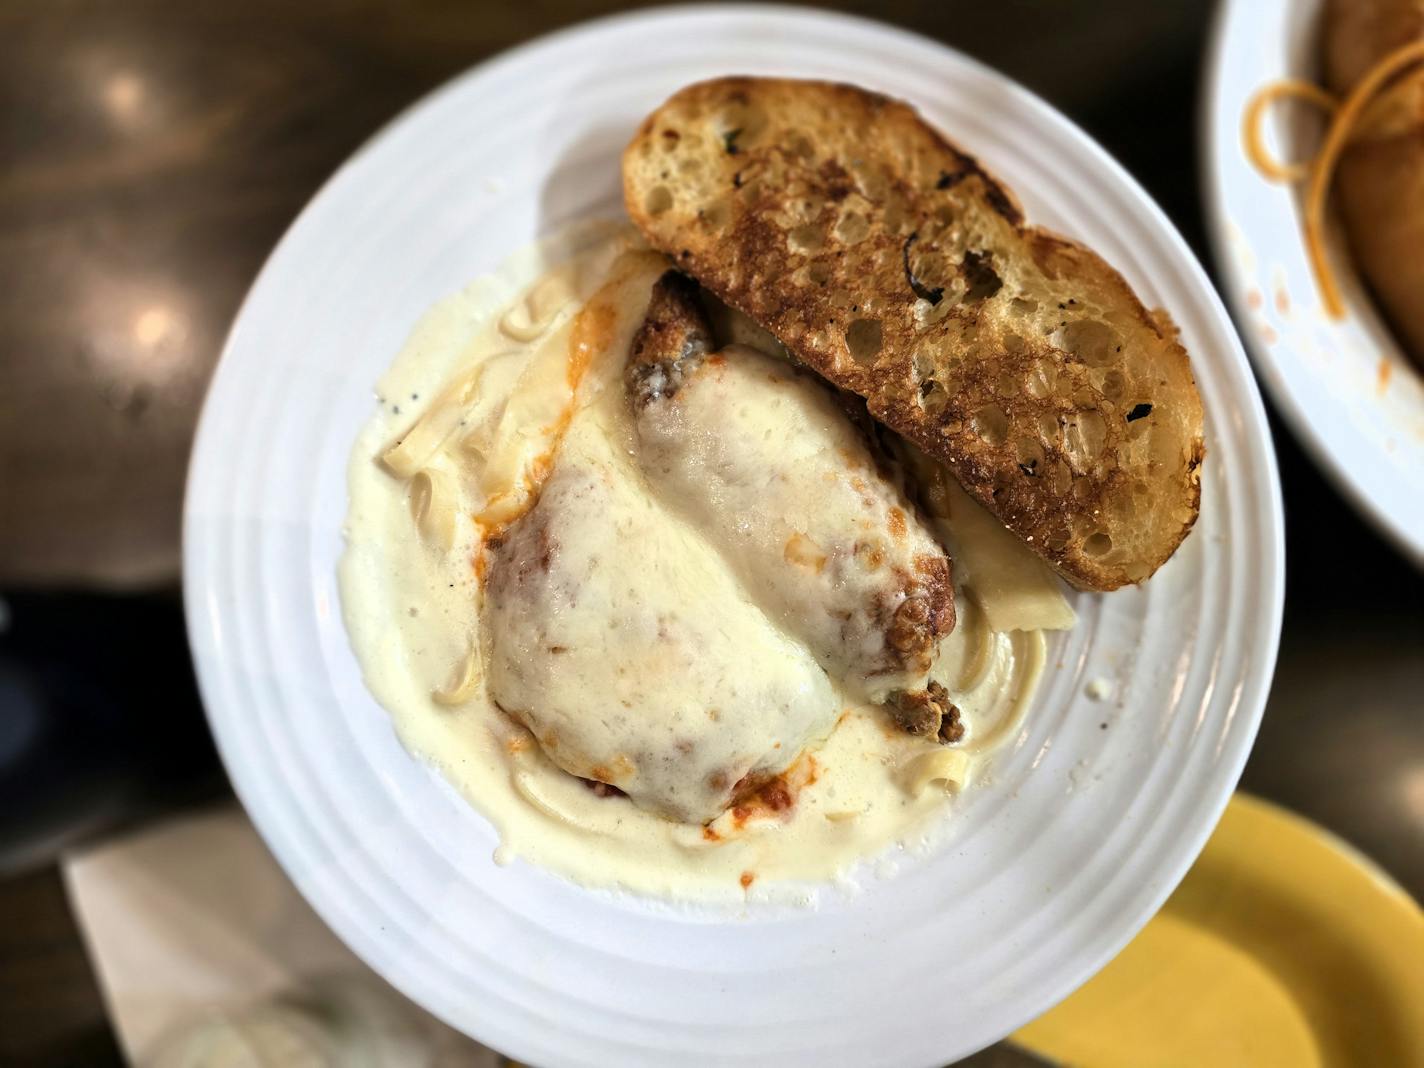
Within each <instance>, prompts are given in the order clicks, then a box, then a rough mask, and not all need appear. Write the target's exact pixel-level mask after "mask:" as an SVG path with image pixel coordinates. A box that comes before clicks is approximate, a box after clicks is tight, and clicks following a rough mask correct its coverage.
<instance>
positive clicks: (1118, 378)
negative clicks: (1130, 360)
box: [1103, 371, 1127, 402]
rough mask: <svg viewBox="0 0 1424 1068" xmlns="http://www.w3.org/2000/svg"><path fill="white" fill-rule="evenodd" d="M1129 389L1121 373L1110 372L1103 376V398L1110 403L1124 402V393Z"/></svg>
mask: <svg viewBox="0 0 1424 1068" xmlns="http://www.w3.org/2000/svg"><path fill="white" fill-rule="evenodd" d="M1126 389H1127V383H1126V382H1125V381H1124V379H1123V376H1122V372H1121V371H1109V372H1108V373H1107V374H1106V375H1104V376H1103V396H1104V397H1106V398H1107V399H1108V400H1110V401H1114V402H1116V401H1120V400H1122V395H1123V392H1124V391H1125V390H1126Z"/></svg>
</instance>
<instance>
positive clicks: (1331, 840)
mask: <svg viewBox="0 0 1424 1068" xmlns="http://www.w3.org/2000/svg"><path fill="white" fill-rule="evenodd" d="M1013 1041H1014V1042H1016V1043H1018V1044H1019V1045H1021V1046H1024V1047H1025V1048H1027V1049H1029V1050H1032V1051H1033V1052H1034V1053H1037V1054H1039V1055H1040V1056H1043V1057H1046V1058H1049V1059H1050V1060H1054V1061H1058V1062H1062V1063H1066V1064H1072V1065H1081V1066H1085V1068H1115V1066H1118V1065H1121V1066H1123V1068H1154V1066H1163V1068H1165V1066H1168V1065H1171V1066H1178V1065H1213V1066H1219V1065H1237V1064H1240V1065H1251V1066H1252V1068H1268V1066H1273V1065H1282V1066H1290V1068H1311V1066H1329V1065H1358V1064H1380V1065H1386V1064H1387V1065H1406V1064H1420V1065H1424V911H1421V910H1420V908H1419V906H1418V905H1417V904H1415V902H1414V901H1413V900H1412V899H1411V898H1410V897H1409V895H1408V894H1407V893H1405V891H1404V890H1403V889H1402V888H1400V887H1399V886H1398V885H1397V884H1396V883H1394V881H1393V880H1391V879H1390V878H1389V877H1388V876H1387V875H1385V874H1384V873H1383V872H1382V871H1380V869H1379V868H1377V867H1375V865H1374V864H1373V863H1372V862H1370V861H1369V860H1368V859H1366V858H1365V857H1364V856H1362V855H1361V854H1359V853H1357V852H1356V851H1355V850H1354V849H1353V848H1351V847H1350V846H1349V845H1347V844H1346V843H1344V842H1343V841H1341V840H1340V839H1338V838H1336V837H1334V836H1333V835H1331V834H1329V833H1327V832H1326V831H1324V830H1322V829H1321V828H1319V827H1317V826H1315V825H1314V824H1312V823H1310V822H1308V821H1306V820H1304V819H1302V818H1300V817H1299V816H1295V815H1292V814H1291V813H1289V812H1286V811H1284V810H1283V809H1280V808H1277V807H1276V806H1274V805H1271V804H1268V803H1266V802H1264V801H1261V800H1259V799H1257V798H1253V797H1248V796H1246V795H1244V794H1237V795H1236V796H1235V797H1234V798H1233V799H1232V801H1231V804H1230V805H1229V806H1228V807H1227V810H1226V814H1225V815H1224V816H1223V817H1222V820H1221V823H1220V824H1219V825H1218V826H1217V828H1216V831H1215V833H1214V834H1213V835H1212V837H1211V840H1210V841H1209V842H1208V843H1207V846H1206V849H1205V850H1204V851H1203V852H1202V855H1201V856H1200V857H1199V858H1198V859H1197V862H1196V864H1195V865H1194V866H1193V867H1192V870H1191V871H1190V872H1189V873H1188V874H1187V877H1186V879H1184V880H1183V881H1182V885H1181V886H1179V887H1178V888H1177V890H1176V892H1175V893H1174V894H1173V895H1172V896H1171V898H1170V899H1169V900H1168V901H1167V904H1166V905H1164V906H1163V907H1162V911H1161V912H1159V913H1158V914H1157V915H1156V916H1155V917H1154V918H1153V919H1152V921H1151V922H1150V923H1149V924H1148V925H1147V926H1146V927H1145V928H1143V930H1142V933H1141V934H1139V935H1138V936H1137V938H1136V939H1134V940H1133V941H1132V942H1131V943H1130V944H1129V945H1128V947H1127V948H1126V949H1125V950H1123V951H1122V953H1120V954H1119V955H1118V956H1117V958H1116V959H1114V960H1113V962H1112V963H1111V964H1109V965H1108V966H1107V967H1106V968H1104V969H1103V970H1102V971H1101V972H1100V973H1098V975H1097V976H1095V977H1094V978H1093V979H1092V980H1091V981H1089V982H1088V983H1087V984H1086V985H1084V986H1083V987H1081V988H1080V989H1079V990H1078V991H1077V992H1076V993H1074V994H1073V995H1072V996H1071V997H1069V998H1068V999H1067V1000H1066V1001H1064V1002H1063V1003H1062V1004H1060V1005H1059V1006H1058V1007H1057V1008H1055V1009H1053V1010H1052V1011H1050V1012H1048V1013H1046V1014H1045V1015H1043V1016H1041V1017H1039V1019H1037V1020H1035V1021H1034V1022H1033V1023H1031V1024H1029V1025H1028V1026H1027V1027H1024V1028H1022V1029H1021V1030H1019V1031H1018V1032H1017V1033H1016V1034H1015V1035H1014V1036H1013Z"/></svg>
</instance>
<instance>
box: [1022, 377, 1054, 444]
mask: <svg viewBox="0 0 1424 1068" xmlns="http://www.w3.org/2000/svg"><path fill="white" fill-rule="evenodd" d="M1057 380H1058V372H1057V369H1056V368H1054V366H1053V364H1052V363H1051V362H1049V361H1048V360H1035V361H1034V362H1033V366H1032V367H1030V368H1029V371H1028V375H1027V377H1026V378H1025V379H1024V392H1025V393H1027V394H1028V395H1029V396H1030V397H1032V398H1033V399H1034V400H1043V398H1045V397H1047V396H1049V395H1050V394H1051V393H1052V392H1053V387H1054V384H1055V383H1056V382H1057ZM1054 428H1055V433H1056V431H1057V422H1056V421H1055V423H1054ZM1045 436H1047V435H1045Z"/></svg>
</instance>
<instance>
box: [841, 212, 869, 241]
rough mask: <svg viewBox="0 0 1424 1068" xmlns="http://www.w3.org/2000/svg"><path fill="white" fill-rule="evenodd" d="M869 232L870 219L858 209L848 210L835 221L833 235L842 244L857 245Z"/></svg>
mask: <svg viewBox="0 0 1424 1068" xmlns="http://www.w3.org/2000/svg"><path fill="white" fill-rule="evenodd" d="M869 233H870V220H869V219H867V218H866V217H865V216H864V215H862V214H861V213H860V212H858V211H848V212H846V213H845V214H844V215H842V216H841V218H840V221H839V222H838V223H836V229H835V237H836V240H837V241H839V242H840V243H841V244H843V245H858V244H859V243H860V242H862V241H864V240H865V238H866V236H867V235H868V234H869Z"/></svg>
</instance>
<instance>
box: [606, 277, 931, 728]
mask: <svg viewBox="0 0 1424 1068" xmlns="http://www.w3.org/2000/svg"><path fill="white" fill-rule="evenodd" d="M711 348H712V342H711V338H710V335H709V332H708V329H707V326H706V322H705V320H704V319H703V317H702V313H701V311H700V309H699V307H698V305H697V302H696V292H695V285H694V283H692V282H690V281H689V280H687V279H686V278H684V277H683V276H681V275H679V274H677V273H675V272H669V273H668V274H667V275H664V276H663V278H662V279H661V280H660V281H659V282H658V285H657V287H656V289H655V293H654V297H653V301H652V304H651V306H650V310H649V312H648V317H647V319H646V320H645V321H644V324H643V327H642V329H641V330H640V331H639V333H638V335H637V337H636V339H635V341H634V345H633V353H632V356H631V358H630V361H629V367H628V371H627V378H628V385H629V393H630V397H631V403H632V405H633V409H634V423H635V427H636V431H637V456H638V463H639V464H640V466H641V467H642V469H643V471H644V472H645V474H646V475H647V478H648V481H649V483H650V484H651V485H652V487H653V490H654V492H656V493H657V494H659V495H660V496H661V498H662V500H663V501H664V502H665V503H666V504H667V506H668V507H670V508H672V509H674V510H676V511H678V512H679V513H680V514H682V515H683V516H684V517H685V518H686V519H687V521H688V523H689V525H691V526H692V527H693V528H695V529H696V530H698V531H700V532H701V533H702V535H703V536H704V537H706V538H707V539H708V541H710V542H711V543H712V544H713V545H714V546H715V547H716V548H717V549H718V550H719V551H720V552H721V553H722V555H723V557H724V558H725V559H726V560H727V562H728V564H729V565H730V567H731V569H732V570H733V572H734V573H735V574H737V575H738V577H739V578H740V579H741V580H742V584H743V587H744V589H745V590H746V591H747V593H748V595H749V596H750V597H751V598H752V599H753V600H755V601H756V603H757V604H758V605H760V606H761V607H762V608H763V609H764V610H765V611H766V613H767V614H768V616H770V618H771V619H772V620H773V621H774V622H775V623H776V625H777V627H778V628H779V629H780V630H781V631H782V632H783V633H785V634H788V635H790V636H792V637H793V638H795V639H796V640H797V641H798V642H800V643H801V644H803V645H804V646H805V647H806V648H807V649H808V650H810V652H811V654H812V655H813V656H814V657H815V658H816V660H817V662H818V663H820V665H821V666H822V667H824V668H825V669H826V670H827V671H828V672H829V673H830V674H831V675H832V676H833V677H835V678H837V679H839V680H843V681H844V683H845V684H846V685H847V686H849V687H850V688H851V689H852V690H853V691H856V692H859V693H860V694H863V695H864V696H865V697H868V698H869V699H871V700H873V701H884V700H886V699H887V698H891V697H894V698H895V699H896V700H895V705H896V707H897V708H901V709H903V710H904V711H905V712H906V713H907V714H911V713H913V716H914V717H919V716H921V715H923V716H929V717H931V718H932V719H933V722H932V723H929V722H924V723H921V722H915V723H908V722H907V723H905V725H906V726H910V727H912V728H913V729H915V730H917V731H923V732H924V733H934V732H937V731H938V729H939V721H938V718H937V716H936V715H935V710H934V702H932V701H927V700H926V699H925V697H924V691H925V687H926V678H927V674H928V672H929V670H930V668H931V666H932V664H933V661H934V656H935V653H936V651H937V649H938V647H939V643H940V641H941V639H943V638H944V636H945V635H946V634H948V633H949V632H950V630H951V629H952V628H953V626H954V593H953V587H952V585H951V582H950V562H949V558H948V557H947V556H946V554H945V552H944V549H943V548H942V547H941V546H940V544H939V542H938V541H936V539H935V538H934V537H933V535H931V534H930V532H929V531H928V530H927V529H926V528H925V526H924V524H923V523H922V522H921V521H920V518H919V516H918V513H917V512H916V510H915V508H914V507H913V506H912V505H911V504H910V503H909V501H907V500H906V498H905V496H904V495H903V494H902V493H901V492H900V490H899V489H898V488H897V486H896V485H895V484H894V482H893V481H892V480H891V479H890V478H888V477H887V475H886V473H885V472H883V471H882V470H881V466H882V461H881V459H880V457H879V456H878V455H877V454H876V453H875V452H874V451H873V449H872V446H871V443H870V442H869V440H868V439H867V436H866V434H865V433H864V432H863V431H862V430H861V428H859V427H858V426H856V424H855V423H854V422H852V420H851V419H850V418H849V416H848V414H847V412H846V409H845V408H843V407H842V406H841V404H840V403H838V401H837V398H836V396H835V395H834V394H833V393H832V392H831V391H830V389H829V388H828V387H827V386H826V385H825V384H824V383H823V382H822V381H820V380H819V379H816V378H814V377H813V376H811V375H810V374H809V373H807V372H803V371H800V370H798V369H796V368H794V367H792V366H790V365H789V364H787V363H785V362H783V361H780V360H776V359H772V358H770V357H767V356H763V355H762V354H760V353H758V352H756V351H754V350H752V349H746V348H741V347H738V346H732V347H729V348H727V349H726V350H724V351H722V352H715V353H714V352H712V351H711ZM902 694H915V695H916V696H915V697H914V698H913V699H911V700H905V699H902V698H901V697H900V695H902Z"/></svg>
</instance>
